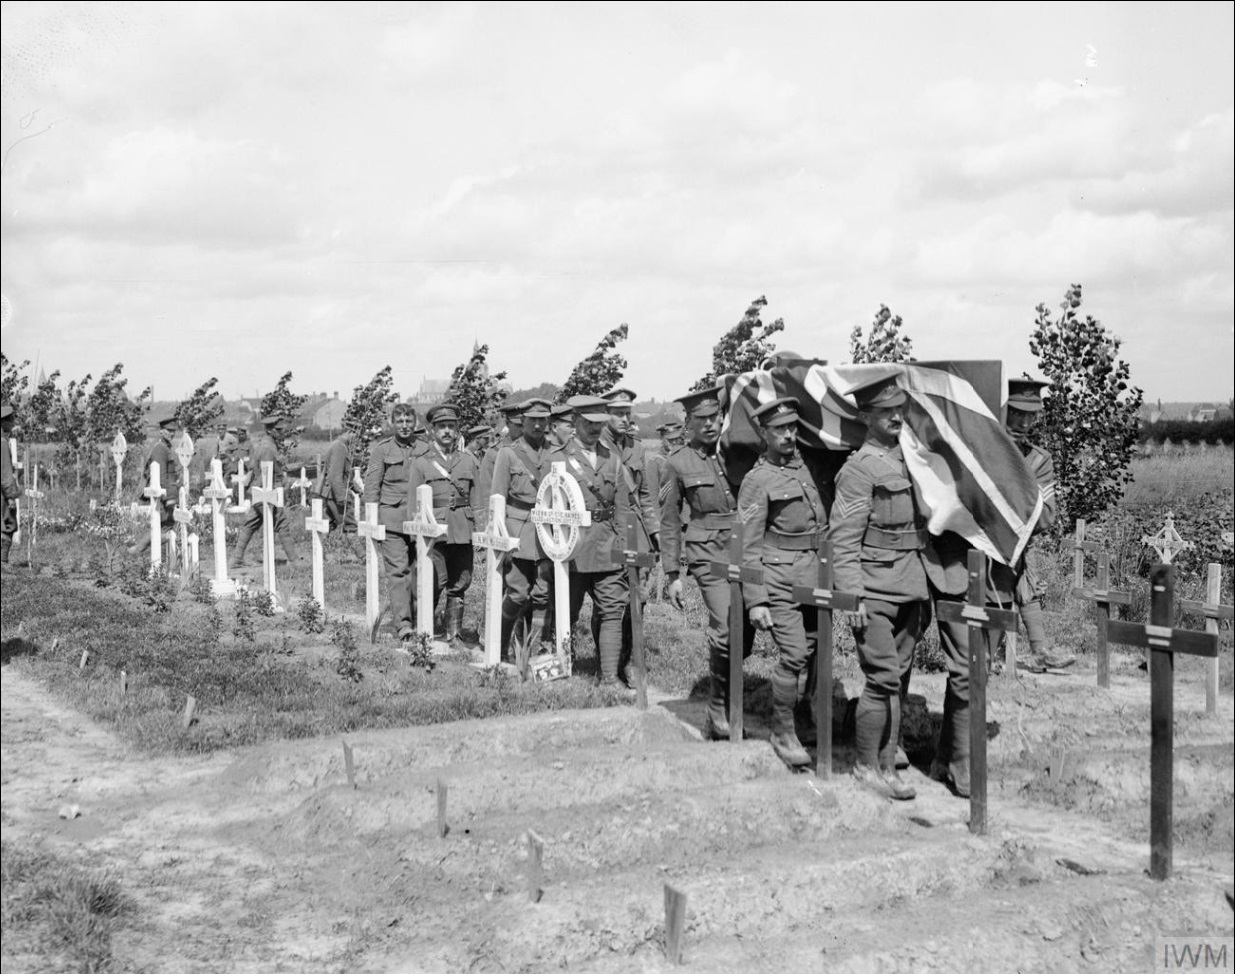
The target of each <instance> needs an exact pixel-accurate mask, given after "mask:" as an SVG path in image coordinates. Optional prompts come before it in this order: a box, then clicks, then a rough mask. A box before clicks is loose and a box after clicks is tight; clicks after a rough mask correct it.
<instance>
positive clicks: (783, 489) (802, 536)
mask: <svg viewBox="0 0 1235 974" xmlns="http://www.w3.org/2000/svg"><path fill="white" fill-rule="evenodd" d="M751 416H752V418H753V419H754V421H755V422H756V423H757V424H758V425H759V428H760V430H761V432H762V434H763V442H764V445H765V447H766V450H765V452H764V454H763V456H762V457H760V459H759V461H758V462H757V463H756V464H755V465H754V467H752V468H751V471H750V473H748V474H747V475H746V479H745V480H743V481H742V487H741V490H740V491H739V493H738V511H739V517H740V518H741V519H742V526H743V534H742V565H743V567H745V568H751V569H754V570H756V571H758V570H762V571H763V579H764V581H763V582H762V583H744V584H743V586H742V595H743V598H744V599H745V601H746V607H747V615H748V616H749V618H750V622H751V624H752V625H753V626H754V627H755V628H756V629H762V630H765V631H769V632H771V634H772V638H773V640H774V641H775V643H776V651H777V662H776V669H775V670H774V671H773V672H772V738H771V743H772V749H773V750H774V751H776V753H777V755H778V756H779V757H780V759H781V760H782V761H784V762H785V763H786V764H787V765H789V766H790V767H805V766H806V765H808V764H810V755H809V754H807V753H806V748H804V747H803V746H802V742H801V741H800V740H799V738H798V734H797V728H796V726H795V724H794V711H795V710H796V708H797V704H798V683H799V680H800V678H802V677H804V676H807V675H808V674H809V668H810V667H813V665H814V655H815V652H816V648H817V639H816V635H817V632H816V630H817V625H816V622H817V619H816V613H815V611H814V609H808V608H807V607H806V606H804V605H801V604H799V603H798V601H797V599H796V598H795V597H794V594H793V589H794V586H796V585H811V586H813V585H814V582H815V576H816V572H817V566H818V564H819V561H818V557H817V555H816V554H815V552H816V551H817V550H818V548H819V542H820V541H821V540H822V538H823V529H824V528H825V527H827V523H828V517H827V513H826V512H825V511H824V508H823V501H822V499H821V498H820V496H819V491H818V489H817V488H816V487H815V482H814V480H813V479H812V477H811V475H810V471H808V470H807V469H806V465H805V464H804V463H803V462H802V458H801V457H800V456H799V455H798V450H797V433H798V402H797V400H796V399H790V398H782V399H774V400H773V401H772V402H769V403H766V404H765V405H763V406H760V407H759V408H758V409H756V410H755V411H754V412H753V413H751ZM841 587H842V588H843V589H846V590H847V591H852V590H851V589H847V587H846V586H843V585H842V586H841ZM807 682H808V683H809V681H807Z"/></svg>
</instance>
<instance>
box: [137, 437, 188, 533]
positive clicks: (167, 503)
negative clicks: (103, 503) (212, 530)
mask: <svg viewBox="0 0 1235 974" xmlns="http://www.w3.org/2000/svg"><path fill="white" fill-rule="evenodd" d="M156 423H157V425H158V427H159V434H158V438H157V439H156V440H155V441H154V443H153V444H152V445H151V447H150V452H149V453H147V454H146V459H145V461H144V462H143V463H142V478H143V480H144V481H145V483H144V485H143V486H145V487H149V486H151V479H150V469H151V467H152V466H153V465H154V464H156V463H157V464H158V465H159V486H160V487H161V488H162V489H163V491H164V493H163V496H162V497H159V498H154V499H152V500H151V502H150V503H152V504H158V505H159V532H160V534H162V533H164V532H167V531H169V530H171V529H172V528H173V527H174V526H175V524H176V519H175V518H174V517H173V516H172V511H174V510H175V508H176V503H177V502H178V501H179V499H180V470H181V467H180V462H179V461H178V460H177V459H176V454H175V453H173V452H172V448H171V444H170V443H169V442H168V440H169V439H170V437H171V433H172V431H173V430H174V429H175V428H176V418H175V416H170V415H169V416H164V417H163V418H162V419H160V420H157V421H156ZM143 496H144V495H143ZM152 540H153V539H152V538H151V537H150V533H149V532H148V531H139V532H138V535H137V540H136V542H134V544H133V545H132V546H131V547H130V548H129V554H131V555H137V554H141V553H142V552H144V551H147V550H149V548H150V545H151V543H152Z"/></svg>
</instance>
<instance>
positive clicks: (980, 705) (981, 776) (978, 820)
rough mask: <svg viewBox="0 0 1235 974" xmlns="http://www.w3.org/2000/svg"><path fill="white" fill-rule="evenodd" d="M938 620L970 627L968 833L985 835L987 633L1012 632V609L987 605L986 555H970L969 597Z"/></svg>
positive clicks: (943, 605) (949, 605)
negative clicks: (961, 623)
mask: <svg viewBox="0 0 1235 974" xmlns="http://www.w3.org/2000/svg"><path fill="white" fill-rule="evenodd" d="M936 608H937V611H938V613H939V618H940V619H941V620H942V621H944V622H963V623H965V625H967V626H968V627H969V831H970V832H973V833H974V834H975V835H985V834H986V674H987V667H988V662H987V654H986V646H987V642H988V641H989V638H990V637H989V636H988V635H987V633H988V632H990V631H998V630H1003V631H1005V632H1007V631H1012V632H1015V631H1016V628H1017V626H1018V625H1019V624H1020V620H1019V618H1018V616H1017V614H1016V612H1015V610H1012V609H997V608H991V607H988V606H987V604H986V555H984V554H982V552H980V551H977V550H971V551H970V552H969V593H968V595H967V596H966V600H965V601H964V602H939V603H937V605H936Z"/></svg>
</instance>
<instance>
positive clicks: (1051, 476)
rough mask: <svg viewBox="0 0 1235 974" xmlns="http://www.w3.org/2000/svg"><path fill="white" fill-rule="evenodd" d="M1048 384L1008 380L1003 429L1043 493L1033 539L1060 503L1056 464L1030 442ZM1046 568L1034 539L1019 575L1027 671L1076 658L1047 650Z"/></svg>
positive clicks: (1018, 600) (1044, 528) (1046, 527)
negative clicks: (1025, 635) (1044, 600)
mask: <svg viewBox="0 0 1235 974" xmlns="http://www.w3.org/2000/svg"><path fill="white" fill-rule="evenodd" d="M1048 385H1050V383H1049V382H1039V381H1037V380H1035V379H1009V380H1008V407H1007V412H1006V414H1005V419H1004V426H1005V427H1006V428H1007V430H1008V435H1009V436H1011V437H1012V439H1013V440H1014V441H1015V442H1016V445H1017V446H1018V447H1020V451H1021V455H1022V456H1023V457H1024V458H1025V462H1026V463H1027V464H1029V469H1030V470H1032V471H1033V475H1034V477H1035V478H1037V481H1038V486H1039V487H1040V488H1041V490H1042V514H1041V515H1040V516H1039V518H1038V523H1037V524H1036V525H1035V526H1034V536H1035V537H1036V536H1037V535H1038V534H1040V533H1042V532H1044V531H1047V530H1049V529H1050V528H1051V526H1052V525H1053V524H1054V523H1055V517H1056V514H1057V512H1058V504H1057V501H1056V498H1055V463H1054V461H1053V460H1052V459H1051V455H1050V454H1049V453H1047V452H1046V451H1045V450H1044V449H1042V447H1040V446H1035V445H1034V444H1033V443H1031V442H1030V438H1031V436H1032V433H1033V428H1034V426H1035V425H1036V424H1037V421H1038V415H1039V413H1041V411H1042V389H1043V388H1044V387H1045V386H1048ZM1044 572H1045V566H1044V565H1043V563H1042V556H1041V554H1040V553H1039V551H1038V548H1037V546H1036V545H1035V544H1034V542H1033V540H1032V539H1031V540H1030V542H1029V544H1027V545H1026V546H1025V554H1024V561H1023V562H1022V563H1021V567H1020V570H1019V571H1018V572H1017V576H1016V603H1017V605H1018V606H1020V610H1021V618H1022V619H1024V620H1025V632H1026V634H1027V635H1028V636H1029V653H1030V656H1029V658H1028V659H1026V660H1025V661H1024V665H1025V667H1026V669H1030V670H1034V671H1037V672H1045V671H1046V670H1047V669H1058V668H1062V667H1065V666H1071V665H1072V664H1073V663H1075V662H1076V657H1075V656H1071V655H1069V656H1063V655H1059V654H1055V653H1051V652H1050V651H1049V650H1048V649H1047V645H1046V642H1047V638H1046V624H1045V623H1044V622H1043V620H1042V596H1043V595H1045V594H1046V578H1045V576H1044Z"/></svg>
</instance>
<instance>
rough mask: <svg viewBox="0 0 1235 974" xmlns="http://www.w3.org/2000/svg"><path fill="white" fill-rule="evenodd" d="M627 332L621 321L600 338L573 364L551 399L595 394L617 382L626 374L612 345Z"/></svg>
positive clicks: (562, 399) (624, 338) (620, 357)
mask: <svg viewBox="0 0 1235 974" xmlns="http://www.w3.org/2000/svg"><path fill="white" fill-rule="evenodd" d="M629 333H630V326H629V325H627V324H626V323H624V322H623V323H622V324H620V325H618V326H617V327H616V328H614V329H613V330H612V331H610V332H609V334H607V335H606V336H605V337H604V338H602V339H601V340H600V342H599V343H597V345H596V348H595V349H594V350H593V351H592V354H591V355H589V356H588V357H587V358H585V359H584V360H583V361H582V362H580V363H579V364H578V365H576V366H575V368H574V371H572V372H571V373H570V375H569V377H567V379H566V382H565V383H563V385H562V388H561V390H560V391H559V392H558V394H557V397H556V398H555V400H554V401H555V402H565V401H566V400H567V399H569V398H570V397H571V396H599V395H600V394H601V393H602V392H608V391H609V390H610V389H612V388H613V387H614V386H615V385H617V383H618V382H619V381H621V378H622V376H623V375H625V374H626V359H625V358H624V357H623V356H622V355H619V354H618V353H617V352H615V351H613V349H615V348H616V347H617V344H618V342H621V341H625V340H626V336H627V335H628V334H629Z"/></svg>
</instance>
